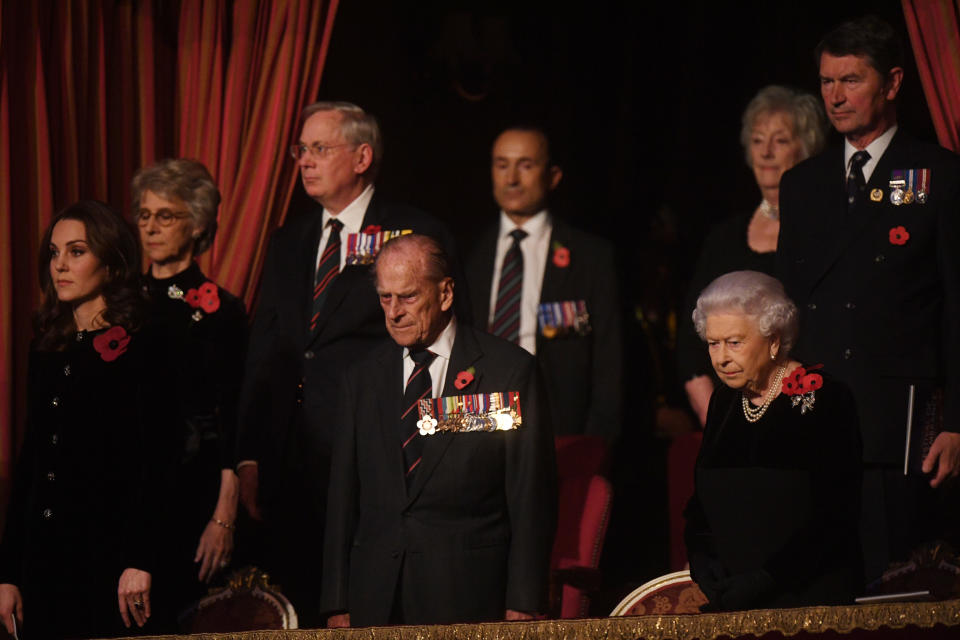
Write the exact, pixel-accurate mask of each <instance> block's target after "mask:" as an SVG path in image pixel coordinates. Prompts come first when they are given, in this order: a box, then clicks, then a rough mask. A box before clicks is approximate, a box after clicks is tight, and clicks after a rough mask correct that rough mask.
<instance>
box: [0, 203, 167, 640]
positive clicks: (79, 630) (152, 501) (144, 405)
mask: <svg viewBox="0 0 960 640" xmlns="http://www.w3.org/2000/svg"><path fill="white" fill-rule="evenodd" d="M139 266H140V255H139V251H138V249H137V241H136V238H135V236H134V234H133V232H132V230H131V229H130V228H129V226H128V225H127V223H126V222H125V221H124V220H123V219H122V218H121V217H120V216H119V215H118V214H116V213H115V212H113V211H111V210H110V209H109V208H108V207H107V206H106V205H104V204H102V203H99V202H93V201H84V202H78V203H76V204H74V205H72V206H70V207H67V208H66V209H64V210H63V211H61V212H60V213H58V214H57V215H56V216H55V217H54V219H53V222H52V223H51V225H50V227H49V228H48V229H47V231H46V234H45V235H44V238H43V244H42V245H41V256H40V285H41V289H42V292H43V302H42V304H41V307H40V310H39V311H38V313H37V316H36V334H35V338H34V340H33V343H32V345H31V351H30V362H29V375H28V381H27V425H26V433H25V436H24V441H23V446H22V449H21V451H20V456H19V460H18V462H17V468H16V472H15V476H14V481H13V492H12V497H11V501H10V505H9V508H8V511H7V520H6V528H5V531H4V535H3V541H2V544H0V618H2V620H3V624H4V626H5V627H6V629H7V631H9V632H11V633H12V632H13V630H14V625H15V624H16V626H18V627H21V628H22V629H23V630H24V633H26V634H27V635H26V637H28V638H31V637H32V638H62V637H104V636H113V635H119V634H122V633H124V628H123V626H122V625H121V620H122V621H123V622H124V623H125V624H126V626H127V627H129V626H130V625H131V624H132V623H136V624H137V625H139V626H143V625H144V624H145V623H146V621H147V618H149V617H150V615H151V600H150V596H151V586H152V582H153V576H152V573H153V571H154V567H155V564H156V558H155V550H156V548H157V541H156V539H155V536H156V531H157V529H158V526H159V518H158V514H157V513H156V511H155V509H154V506H155V505H156V504H157V503H158V499H159V487H158V486H157V485H158V483H159V482H160V479H161V476H162V469H163V468H164V467H165V466H168V464H167V463H166V461H165V459H164V456H165V455H166V453H168V452H170V447H169V446H167V444H166V440H165V437H164V433H163V430H162V429H161V426H165V425H164V422H165V419H166V417H167V416H166V415H165V411H164V404H163V402H162V401H161V398H160V396H159V395H158V394H157V391H158V390H159V389H160V385H161V384H162V382H163V381H164V379H165V377H166V373H165V371H164V365H163V362H164V360H163V346H162V344H161V343H160V342H159V340H158V339H157V338H156V334H154V333H153V332H151V331H148V330H147V329H146V328H145V314H144V311H145V310H144V308H143V305H142V296H141V295H140V291H139V283H138V279H139V273H138V272H139ZM118 609H119V611H118ZM14 621H15V622H14Z"/></svg>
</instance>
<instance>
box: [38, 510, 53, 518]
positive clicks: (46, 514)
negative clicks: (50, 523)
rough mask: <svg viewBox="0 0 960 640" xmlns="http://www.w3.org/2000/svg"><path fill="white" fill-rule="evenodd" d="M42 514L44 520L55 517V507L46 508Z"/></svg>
mask: <svg viewBox="0 0 960 640" xmlns="http://www.w3.org/2000/svg"><path fill="white" fill-rule="evenodd" d="M40 515H42V516H43V519H44V520H49V519H50V518H52V517H53V509H44V510H43V512H42V513H41V514H40Z"/></svg>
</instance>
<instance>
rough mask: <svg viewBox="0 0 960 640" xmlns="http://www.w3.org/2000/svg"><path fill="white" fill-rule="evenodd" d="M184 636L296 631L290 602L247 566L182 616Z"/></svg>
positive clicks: (237, 571) (295, 619)
mask: <svg viewBox="0 0 960 640" xmlns="http://www.w3.org/2000/svg"><path fill="white" fill-rule="evenodd" d="M179 626H180V632H181V633H231V632H234V631H253V630H256V629H296V628H297V613H296V611H294V609H293V605H292V604H290V601H289V600H287V598H286V597H285V596H284V595H283V594H282V593H280V591H279V589H278V588H277V587H276V586H274V585H272V584H270V577H269V576H268V575H267V574H266V573H264V572H262V571H260V570H259V569H257V568H256V567H244V568H242V569H237V570H236V571H234V572H233V573H232V574H231V575H230V577H229V578H227V586H225V587H221V588H219V589H213V590H211V592H210V594H209V595H207V596H205V597H204V598H201V599H200V600H199V601H198V602H197V603H196V604H195V605H193V606H192V607H190V608H189V609H187V610H186V611H184V612H183V613H181V614H180V617H179Z"/></svg>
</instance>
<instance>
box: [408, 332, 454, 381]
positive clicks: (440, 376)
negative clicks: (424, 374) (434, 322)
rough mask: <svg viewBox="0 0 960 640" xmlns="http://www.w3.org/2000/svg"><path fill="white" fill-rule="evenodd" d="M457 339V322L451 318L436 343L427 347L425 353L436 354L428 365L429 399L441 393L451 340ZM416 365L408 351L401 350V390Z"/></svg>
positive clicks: (448, 364) (450, 349) (451, 349)
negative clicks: (430, 386) (430, 389)
mask: <svg viewBox="0 0 960 640" xmlns="http://www.w3.org/2000/svg"><path fill="white" fill-rule="evenodd" d="M456 337H457V322H456V319H455V318H453V317H451V318H450V322H448V323H447V326H446V328H444V330H443V331H442V332H441V333H440V335H439V337H437V339H436V341H435V342H434V343H433V344H431V345H430V346H429V347H427V351H430V352H431V353H434V354H436V356H437V357H436V358H434V359H433V362H431V363H430V368H429V369H428V371H429V372H430V382H431V384H432V385H433V390H432V391H431V397H433V398H439V397H440V394H441V393H443V381H444V380H446V379H447V367H449V366H450V353H451V352H452V351H453V339H454V338H456ZM415 365H416V363H415V362H414V361H413V358H411V357H410V349H408V348H407V347H404V348H403V390H404V391H406V390H407V380H408V379H409V378H410V374H412V373H413V368H414V366H415Z"/></svg>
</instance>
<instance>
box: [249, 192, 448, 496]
mask: <svg viewBox="0 0 960 640" xmlns="http://www.w3.org/2000/svg"><path fill="white" fill-rule="evenodd" d="M371 224H372V225H380V226H381V227H382V228H383V229H384V230H391V229H413V230H414V231H415V232H417V233H424V234H428V235H432V236H434V237H437V238H438V239H440V241H441V243H442V244H443V245H444V246H445V247H446V248H447V250H448V251H451V252H453V242H452V240H451V237H450V235H449V233H448V231H447V229H446V226H445V225H444V224H443V223H441V222H440V221H438V220H436V219H434V218H432V217H431V216H428V215H427V214H425V213H423V212H421V211H419V210H417V209H413V208H411V207H405V206H398V205H390V204H385V203H384V202H383V201H382V199H381V198H380V196H379V195H378V194H375V195H374V197H373V200H372V201H371V202H370V206H369V207H368V208H367V211H366V214H365V215H364V219H363V225H362V226H363V227H366V226H367V225H371ZM321 232H322V216H321V209H320V208H319V207H318V208H317V209H315V210H314V211H311V212H308V213H306V214H302V215H300V216H297V217H292V218H290V219H289V220H288V221H287V222H286V223H285V224H284V225H283V226H282V227H280V228H279V229H277V230H276V232H274V234H273V237H272V238H271V239H270V246H269V248H268V250H267V258H266V262H265V264H264V270H263V276H262V280H261V284H260V301H259V304H258V306H257V309H256V312H255V314H254V318H253V326H252V328H251V331H250V344H249V350H248V356H247V363H246V371H245V379H244V385H243V389H244V390H243V392H242V394H241V411H240V426H239V435H238V459H239V460H257V461H258V462H259V464H260V490H261V502H262V503H263V505H264V507H265V508H266V509H267V510H268V512H269V508H270V502H271V497H272V495H273V494H274V493H275V492H278V491H283V490H284V489H283V487H282V486H281V485H282V482H283V479H284V478H285V477H290V474H293V477H297V476H299V477H300V479H302V480H305V481H308V482H309V486H305V487H302V489H303V490H304V491H307V492H316V491H320V492H322V494H321V495H320V497H321V502H322V497H323V496H324V495H326V468H327V465H328V460H329V456H330V449H331V447H332V445H333V441H334V436H335V431H336V425H335V423H334V422H333V420H334V418H335V417H336V412H337V407H338V405H339V396H338V395H337V387H338V385H339V382H340V378H341V377H342V373H343V371H345V370H346V369H347V367H348V366H349V365H350V364H352V363H353V362H355V361H357V360H358V359H361V358H362V357H363V356H364V355H365V354H367V353H368V352H370V351H371V350H372V349H373V347H374V346H375V345H377V344H378V343H379V342H380V341H382V340H383V339H384V338H385V337H386V335H387V333H386V328H385V326H384V320H383V311H382V310H381V309H380V305H379V302H378V300H377V295H376V291H375V289H374V286H373V280H372V278H371V274H370V267H369V266H367V265H354V266H346V267H344V269H343V271H341V273H340V274H339V275H338V276H337V277H336V279H334V280H333V282H332V283H331V284H330V287H329V289H328V294H327V300H326V302H325V304H324V307H323V310H322V312H321V315H320V318H319V319H318V322H317V327H316V330H315V331H313V332H311V331H310V330H309V326H310V324H309V323H310V316H311V315H312V292H313V280H314V271H315V269H316V259H317V247H318V244H319V241H320V235H321ZM344 240H345V238H344Z"/></svg>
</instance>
